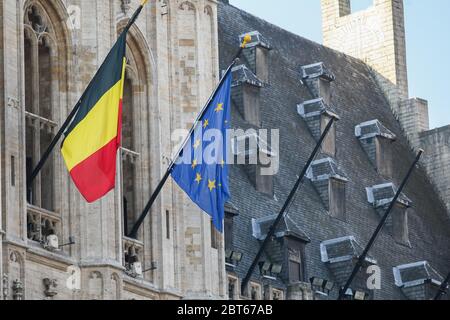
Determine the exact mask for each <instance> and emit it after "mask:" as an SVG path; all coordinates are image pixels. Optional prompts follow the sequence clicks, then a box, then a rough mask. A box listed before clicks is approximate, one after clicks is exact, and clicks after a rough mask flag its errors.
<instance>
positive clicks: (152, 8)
mask: <svg viewBox="0 0 450 320" xmlns="http://www.w3.org/2000/svg"><path fill="white" fill-rule="evenodd" d="M140 2H141V1H140V0H112V1H103V0H96V1H88V0H65V1H62V0H55V1H46V0H20V1H18V0H4V1H1V2H0V106H1V110H0V159H1V161H0V169H1V170H0V181H1V184H0V189H1V195H2V196H1V198H0V203H1V205H0V237H1V240H2V241H0V294H3V295H4V298H5V299H16V298H17V299H18V298H26V299H133V298H136V299H178V298H208V297H222V298H223V297H225V296H226V292H225V267H224V265H225V263H224V260H225V258H224V253H223V250H222V249H223V244H222V243H223V240H222V238H221V237H218V236H217V234H215V233H213V232H212V230H211V227H210V219H209V218H208V216H207V215H206V214H204V213H203V212H201V211H200V210H199V209H198V208H196V207H195V206H194V205H192V203H191V201H189V200H188V199H187V198H186V196H185V195H184V194H183V193H182V192H181V191H180V189H179V188H178V187H177V186H176V185H175V184H172V183H170V182H169V183H167V185H166V186H165V188H164V190H163V192H162V193H161V196H160V197H159V198H158V200H157V202H156V203H155V204H154V206H153V208H152V212H151V214H150V215H149V217H148V218H147V219H146V220H145V222H144V224H143V225H142V227H141V230H140V232H139V235H138V237H137V239H130V238H128V237H127V236H126V235H127V234H128V231H129V230H130V229H131V228H132V226H133V224H134V222H135V221H136V219H137V217H138V215H139V214H140V212H141V211H142V209H143V207H144V205H145V203H146V201H148V199H149V197H150V194H151V192H152V190H154V188H155V186H156V185H157V184H158V182H159V180H160V178H161V177H162V175H163V174H164V172H165V170H166V168H167V165H168V159H169V158H170V157H171V155H172V152H173V150H172V149H173V147H174V145H175V144H176V143H178V141H171V139H170V137H171V134H172V133H173V132H174V131H175V130H176V129H186V128H188V127H189V126H190V125H191V124H192V122H193V120H194V118H195V116H196V113H197V112H198V111H199V109H200V108H201V106H202V104H203V103H204V102H205V101H206V99H207V98H208V96H209V94H210V92H211V90H212V88H213V86H214V83H216V82H217V76H218V73H219V72H218V50H217V3H216V1H215V0H189V1H184V0H170V1H169V0H151V1H149V2H148V4H147V5H146V7H145V8H144V10H143V12H142V13H141V15H140V17H139V19H138V21H137V22H136V24H135V25H134V26H133V27H132V28H131V29H130V32H129V34H128V37H127V59H128V64H127V68H126V81H125V91H124V101H123V103H124V114H123V132H122V135H123V148H122V149H121V151H120V153H119V155H118V169H117V179H116V189H115V190H114V191H112V192H110V193H109V194H108V195H107V196H106V197H104V198H103V199H101V200H100V201H98V202H96V203H94V204H87V203H86V201H84V200H83V199H82V198H81V196H80V195H79V193H78V191H77V190H76V189H75V187H74V185H73V183H72V181H71V180H70V178H69V175H68V173H67V170H66V168H65V166H64V164H63V161H62V158H61V155H60V152H59V150H58V148H57V150H55V152H53V154H52V156H51V158H50V160H49V161H48V163H47V164H46V166H45V167H44V169H43V171H42V174H41V175H40V176H39V177H38V178H37V179H36V182H35V183H34V184H33V187H32V190H31V191H27V188H26V176H27V172H29V170H30V168H32V167H33V166H34V165H35V164H36V162H37V161H38V160H39V158H40V155H41V154H42V153H43V151H44V150H45V148H46V146H47V145H48V143H49V141H50V140H51V138H52V137H53V136H54V134H55V133H56V131H57V130H58V128H59V126H60V125H61V124H62V123H63V121H64V120H65V117H66V116H67V114H68V112H69V111H70V110H71V109H72V108H73V106H74V105H75V103H76V102H77V100H78V99H79V97H80V96H81V94H82V93H83V91H84V89H85V88H86V86H87V85H88V83H89V81H90V80H91V79H92V76H93V75H94V73H95V71H96V70H97V69H98V67H99V66H100V64H101V63H102V61H103V60H104V58H105V56H106V54H107V53H108V52H109V50H110V48H111V47H112V45H113V44H114V42H115V40H116V39H117V36H118V34H119V33H120V32H121V31H122V30H123V28H124V26H125V25H126V23H127V22H128V20H129V18H130V17H131V15H132V14H133V13H134V11H135V9H136V8H137V7H138V6H139V4H140ZM5 17H8V19H6V18H5ZM6 48H7V50H6ZM49 236H52V237H50V238H49ZM54 236H56V237H57V238H58V240H57V241H56V245H55V242H54V241H53V242H52V243H50V242H49V239H51V238H54ZM71 236H73V237H74V239H75V243H71V241H70V237H71ZM212 238H213V239H212ZM72 239H73V238H72ZM213 240H214V241H213ZM213 242H214V243H213ZM66 244H67V245H66ZM58 245H65V246H62V247H60V248H57V246H58ZM141 268H142V270H143V273H141V272H140V270H139V269H141ZM3 279H4V281H3Z"/></svg>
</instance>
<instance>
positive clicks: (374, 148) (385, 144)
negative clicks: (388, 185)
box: [355, 120, 397, 178]
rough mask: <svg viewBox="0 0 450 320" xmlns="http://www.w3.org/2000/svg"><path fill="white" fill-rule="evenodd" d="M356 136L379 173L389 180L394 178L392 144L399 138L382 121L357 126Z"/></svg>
mask: <svg viewBox="0 0 450 320" xmlns="http://www.w3.org/2000/svg"><path fill="white" fill-rule="evenodd" d="M355 136H356V137H357V138H358V139H359V141H360V142H361V145H362V147H363V149H364V151H365V152H366V153H367V155H368V156H369V159H370V161H371V162H372V164H373V165H374V166H375V168H376V169H377V171H378V172H379V173H380V174H381V175H383V176H385V177H387V178H389V177H392V164H393V159H392V142H393V141H395V140H396V138H397V137H396V136H395V134H393V133H392V132H391V131H390V130H389V129H387V128H386V127H385V126H383V124H381V122H380V121H378V120H372V121H368V122H364V123H361V124H359V125H357V126H356V128H355Z"/></svg>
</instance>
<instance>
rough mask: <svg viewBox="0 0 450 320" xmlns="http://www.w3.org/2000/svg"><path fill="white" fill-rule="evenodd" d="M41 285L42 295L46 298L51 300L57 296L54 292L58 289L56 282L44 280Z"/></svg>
mask: <svg viewBox="0 0 450 320" xmlns="http://www.w3.org/2000/svg"><path fill="white" fill-rule="evenodd" d="M43 283H44V287H45V290H44V294H45V296H46V297H48V298H53V297H54V296H56V295H57V294H58V292H57V291H56V289H57V288H58V280H56V279H49V278H45V279H44V280H43Z"/></svg>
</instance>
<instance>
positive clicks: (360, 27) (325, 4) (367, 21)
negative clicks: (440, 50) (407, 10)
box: [322, 0, 408, 111]
mask: <svg viewBox="0 0 450 320" xmlns="http://www.w3.org/2000/svg"><path fill="white" fill-rule="evenodd" d="M322 21H323V22H322V23H323V42H324V45H325V46H328V47H331V48H333V49H336V50H338V51H341V52H344V53H346V54H348V55H351V56H353V57H355V58H358V59H361V60H363V61H365V62H366V63H367V64H368V65H369V66H371V67H372V68H373V70H374V71H375V73H376V76H377V79H378V81H379V82H380V84H381V85H382V87H383V88H384V90H385V92H386V95H387V96H388V98H389V100H390V102H391V104H392V105H393V107H394V110H396V111H397V110H398V104H399V101H401V100H403V99H406V98H408V77H407V68H406V44H405V23H404V10H403V0H374V3H373V5H372V6H371V7H370V8H368V9H367V10H364V11H360V12H355V13H352V10H351V4H350V0H322Z"/></svg>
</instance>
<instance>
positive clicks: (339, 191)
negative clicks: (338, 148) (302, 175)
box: [307, 158, 348, 221]
mask: <svg viewBox="0 0 450 320" xmlns="http://www.w3.org/2000/svg"><path fill="white" fill-rule="evenodd" d="M307 177H308V179H310V180H311V182H312V183H313V185H314V187H315V188H316V190H317V192H318V193H319V195H320V197H321V199H322V201H323V203H324V205H325V208H326V209H327V210H328V212H329V213H330V215H331V216H332V217H334V218H337V219H340V220H343V221H345V215H346V214H345V212H346V191H345V189H346V184H347V182H348V179H347V178H346V176H345V173H344V172H343V171H342V170H341V169H340V168H339V167H338V165H337V164H336V162H335V161H334V160H333V159H331V158H325V159H321V160H317V161H314V162H313V163H312V164H311V166H310V167H309V169H308V172H307Z"/></svg>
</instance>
